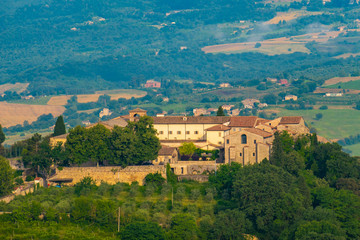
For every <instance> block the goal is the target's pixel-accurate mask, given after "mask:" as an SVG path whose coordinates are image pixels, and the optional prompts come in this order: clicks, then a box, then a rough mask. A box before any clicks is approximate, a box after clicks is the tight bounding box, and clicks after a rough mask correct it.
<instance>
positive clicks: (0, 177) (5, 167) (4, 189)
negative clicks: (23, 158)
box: [0, 156, 13, 196]
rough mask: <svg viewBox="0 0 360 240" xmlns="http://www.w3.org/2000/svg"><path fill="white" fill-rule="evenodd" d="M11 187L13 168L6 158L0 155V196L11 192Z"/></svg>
mask: <svg viewBox="0 0 360 240" xmlns="http://www.w3.org/2000/svg"><path fill="white" fill-rule="evenodd" d="M12 188H13V170H12V169H11V167H10V164H9V162H8V160H7V159H6V158H4V157H2V156H0V196H4V195H6V194H9V193H11V191H12Z"/></svg>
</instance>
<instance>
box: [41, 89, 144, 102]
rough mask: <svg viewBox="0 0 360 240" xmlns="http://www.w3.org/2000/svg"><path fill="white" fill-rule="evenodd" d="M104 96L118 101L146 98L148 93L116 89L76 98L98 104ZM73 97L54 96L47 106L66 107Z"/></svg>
mask: <svg viewBox="0 0 360 240" xmlns="http://www.w3.org/2000/svg"><path fill="white" fill-rule="evenodd" d="M104 94H106V95H109V96H110V97H111V99H112V100H117V99H119V98H126V99H130V98H132V97H134V98H140V97H143V96H145V95H146V94H147V93H146V92H145V91H141V90H135V89H115V90H107V91H97V92H96V93H95V94H80V95H76V96H77V99H78V102H79V103H87V102H96V101H97V100H98V99H99V97H100V96H101V95H104ZM72 96H73V95H62V96H54V97H52V98H51V99H50V100H49V102H48V103H47V104H48V105H53V106H64V105H66V103H67V101H68V100H69V99H70V98H71V97H72Z"/></svg>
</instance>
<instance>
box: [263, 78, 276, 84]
mask: <svg viewBox="0 0 360 240" xmlns="http://www.w3.org/2000/svg"><path fill="white" fill-rule="evenodd" d="M266 80H268V81H270V82H272V83H276V82H277V79H276V78H269V77H268V78H266Z"/></svg>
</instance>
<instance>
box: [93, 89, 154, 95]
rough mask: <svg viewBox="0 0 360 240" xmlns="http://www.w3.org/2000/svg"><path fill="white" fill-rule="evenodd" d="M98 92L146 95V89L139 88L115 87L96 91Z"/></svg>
mask: <svg viewBox="0 0 360 240" xmlns="http://www.w3.org/2000/svg"><path fill="white" fill-rule="evenodd" d="M95 93H97V94H131V95H146V94H147V92H146V91H142V90H137V89H114V90H104V91H96V92H95Z"/></svg>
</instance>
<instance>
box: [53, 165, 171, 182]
mask: <svg viewBox="0 0 360 240" xmlns="http://www.w3.org/2000/svg"><path fill="white" fill-rule="evenodd" d="M149 173H160V174H161V175H162V176H163V177H164V178H166V169H165V166H151V165H150V166H128V167H126V168H121V167H118V166H110V167H64V168H63V169H62V170H61V171H60V170H56V174H55V176H53V177H52V178H51V179H50V180H52V179H68V178H72V179H73V180H72V182H71V183H69V185H74V184H76V183H78V182H80V180H81V179H82V178H84V177H91V178H92V179H94V180H95V181H96V184H97V185H99V184H100V183H101V182H102V181H103V182H107V183H109V184H115V183H117V182H124V183H132V182H138V183H139V184H140V185H143V184H144V179H145V177H146V175H148V174H149Z"/></svg>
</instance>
